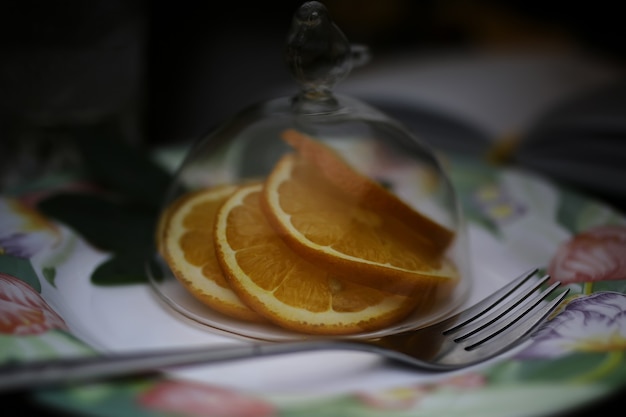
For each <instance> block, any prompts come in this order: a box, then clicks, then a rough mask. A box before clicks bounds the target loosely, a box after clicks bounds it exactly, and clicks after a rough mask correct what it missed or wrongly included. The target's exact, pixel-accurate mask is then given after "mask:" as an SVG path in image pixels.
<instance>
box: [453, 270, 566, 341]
mask: <svg viewBox="0 0 626 417" xmlns="http://www.w3.org/2000/svg"><path fill="white" fill-rule="evenodd" d="M560 284H561V283H560V282H555V283H554V284H552V285H551V286H550V287H548V288H547V289H546V290H545V291H543V292H541V293H539V294H537V295H536V296H535V297H533V298H532V299H531V300H530V301H528V302H527V304H526V305H524V306H523V307H520V310H523V311H516V312H515V316H514V317H513V318H512V320H502V321H500V322H499V323H498V324H497V325H495V326H493V327H490V328H489V329H488V330H489V331H488V333H487V334H482V333H480V334H475V335H473V336H471V337H468V338H466V339H465V340H464V341H463V343H464V344H466V346H465V350H474V349H477V348H478V347H480V346H481V345H483V344H484V343H485V342H487V341H489V340H491V339H493V338H494V337H496V336H498V335H501V337H502V339H501V340H500V339H499V340H498V342H497V343H496V342H494V343H493V345H494V346H495V348H496V349H501V348H503V347H506V346H508V345H510V344H511V343H512V342H514V341H517V340H522V339H523V338H524V337H525V336H526V335H528V334H529V333H530V332H531V331H532V330H533V329H534V328H535V326H537V325H538V324H540V323H541V322H543V320H544V319H545V318H546V317H547V316H548V315H549V314H550V313H552V311H553V310H554V309H555V308H556V307H557V306H558V305H559V304H560V303H561V301H562V300H563V298H565V296H566V295H567V293H568V292H569V289H566V290H565V291H563V292H562V293H561V294H559V295H558V296H557V297H556V298H555V299H553V300H552V301H549V302H547V301H545V302H544V300H545V299H546V298H547V297H548V296H549V295H550V294H551V293H552V292H554V290H555V289H556V288H557V287H558V286H559V285H560ZM542 302H543V305H542ZM538 306H541V307H540V308H539V307H538ZM537 309H538V310H537ZM533 310H537V311H535V312H534V313H533V314H531V315H529V313H531V312H532V311H533ZM527 316H528V317H527ZM522 319H525V320H523V321H522V322H521V323H519V325H516V326H514V325H515V323H517V322H519V321H520V320H522ZM507 330H508V331H507ZM505 331H506V333H504V332H505ZM483 333H484V332H483Z"/></svg>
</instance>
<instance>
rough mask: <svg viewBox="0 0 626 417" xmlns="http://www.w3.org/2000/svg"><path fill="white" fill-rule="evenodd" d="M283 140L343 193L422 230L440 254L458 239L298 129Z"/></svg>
mask: <svg viewBox="0 0 626 417" xmlns="http://www.w3.org/2000/svg"><path fill="white" fill-rule="evenodd" d="M282 137H283V139H284V140H285V142H287V143H288V144H289V145H291V146H292V147H293V148H294V149H296V150H297V151H298V154H300V155H302V157H304V158H305V159H306V160H307V161H309V162H310V163H312V164H313V165H315V166H316V167H317V169H318V170H319V174H321V175H322V176H323V177H324V178H325V179H326V180H327V181H329V182H330V183H331V184H332V185H333V186H334V187H336V188H337V190H339V191H340V192H341V193H343V194H347V195H349V196H352V197H354V198H355V199H358V200H360V201H362V202H363V203H365V204H367V206H368V207H370V208H371V209H372V210H376V211H380V212H386V213H392V214H393V216H394V217H396V218H397V219H399V220H401V221H402V222H404V223H406V224H407V226H409V227H412V228H415V229H418V230H420V231H421V233H422V234H423V235H424V236H425V237H426V238H427V239H428V241H429V242H430V244H431V245H432V246H433V249H434V251H436V252H437V251H443V250H445V248H447V247H448V246H449V245H450V242H451V241H452V239H453V238H454V232H453V231H451V230H450V229H448V228H446V227H444V226H442V225H440V224H438V223H437V222H435V221H433V220H432V219H431V218H429V217H427V216H425V215H423V214H422V213H420V212H418V211H417V210H415V209H414V208H413V207H411V206H409V205H408V204H406V203H405V202H404V201H402V200H401V199H400V198H398V197H397V196H396V195H395V194H393V193H391V192H389V191H388V190H387V189H386V188H384V187H383V186H381V185H380V184H379V183H377V182H375V181H373V180H372V179H370V178H369V177H367V176H365V175H362V174H361V173H359V172H357V171H356V170H355V169H354V168H352V167H351V166H350V165H349V164H348V163H346V161H345V160H344V159H343V158H342V157H341V156H340V155H339V154H337V152H335V150H334V149H332V148H330V147H328V146H327V145H325V144H323V143H322V142H320V141H317V140H315V139H313V138H311V137H310V136H308V135H305V134H303V133H300V132H298V131H297V130H294V129H287V130H285V131H284V132H283V135H282Z"/></svg>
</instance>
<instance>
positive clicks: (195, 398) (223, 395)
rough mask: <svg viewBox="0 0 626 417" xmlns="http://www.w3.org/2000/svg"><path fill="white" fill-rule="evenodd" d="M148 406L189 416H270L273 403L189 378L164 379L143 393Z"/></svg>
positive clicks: (273, 413) (142, 397) (272, 411)
mask: <svg viewBox="0 0 626 417" xmlns="http://www.w3.org/2000/svg"><path fill="white" fill-rule="evenodd" d="M138 399H139V403H140V404H141V405H142V406H143V407H145V408H148V409H152V410H158V411H161V412H165V413H173V414H175V415H178V416H190V417H217V416H229V417H272V416H276V415H277V414H278V413H277V410H276V407H275V406H274V405H273V404H271V403H269V402H267V401H264V400H261V399H258V398H256V397H253V396H250V395H245V394H242V393H240V392H236V391H232V390H228V389H225V388H220V387H215V386H211V385H205V384H201V383H197V382H189V381H174V380H169V381H164V382H162V383H159V384H158V385H156V386H154V387H152V388H151V389H150V390H149V391H146V392H145V393H143V394H142V395H141V396H140V397H139V398H138Z"/></svg>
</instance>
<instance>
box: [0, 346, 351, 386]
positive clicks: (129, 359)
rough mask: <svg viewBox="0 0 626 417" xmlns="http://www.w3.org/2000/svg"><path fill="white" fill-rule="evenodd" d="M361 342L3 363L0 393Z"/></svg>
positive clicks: (238, 347) (196, 349)
mask: <svg viewBox="0 0 626 417" xmlns="http://www.w3.org/2000/svg"><path fill="white" fill-rule="evenodd" d="M331 345H332V346H333V347H335V348H338V349H341V348H342V347H343V348H348V346H350V347H351V348H352V349H354V348H355V346H358V344H356V343H354V344H352V343H350V342H347V341H346V342H337V341H332V342H331V341H328V340H311V341H304V342H287V343H267V344H265V343H256V344H248V345H228V346H221V347H211V348H192V349H173V350H160V351H148V352H146V351H141V352H131V353H122V354H113V355H103V356H90V357H75V358H61V359H52V360H42V361H33V362H25V363H9V364H6V365H3V366H0V392H2V391H8V390H18V389H29V388H36V387H42V386H48V385H61V384H71V383H75V382H80V381H89V380H100V379H106V378H114V377H123V376H131V375H138V374H145V373H149V372H154V371H156V370H158V369H160V368H168V367H176V366H188V365H198V364H208V363H213V362H223V361H229V360H235V359H245V358H253V357H260V356H269V355H278V354H282V353H296V352H304V351H312V350H321V349H327V348H329V347H330V346H331Z"/></svg>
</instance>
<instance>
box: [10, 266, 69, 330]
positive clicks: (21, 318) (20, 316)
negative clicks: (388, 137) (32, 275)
mask: <svg viewBox="0 0 626 417" xmlns="http://www.w3.org/2000/svg"><path fill="white" fill-rule="evenodd" d="M51 329H62V330H67V325H66V324H65V322H64V321H63V319H62V318H61V316H59V315H58V314H57V313H56V312H55V311H54V310H52V308H50V306H49V305H48V304H47V303H46V301H45V300H44V299H43V297H42V296H41V295H39V294H38V293H37V292H36V291H35V290H34V289H33V288H32V287H31V286H30V285H28V284H26V283H25V282H23V281H22V280H20V279H17V278H15V277H13V276H11V275H8V274H5V273H2V272H0V333H4V334H13V335H35V334H40V333H44V332H46V331H48V330H51Z"/></svg>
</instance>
